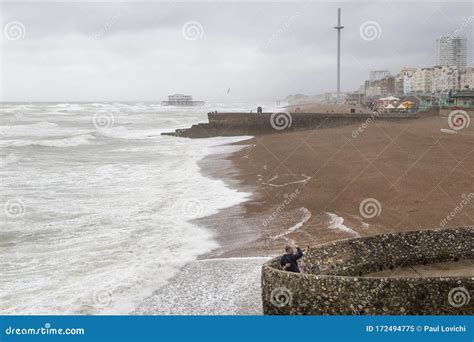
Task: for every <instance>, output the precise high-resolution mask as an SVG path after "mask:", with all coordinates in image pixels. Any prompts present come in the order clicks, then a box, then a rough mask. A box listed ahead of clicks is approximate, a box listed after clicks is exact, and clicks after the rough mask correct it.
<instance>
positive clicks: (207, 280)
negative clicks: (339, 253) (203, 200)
mask: <svg viewBox="0 0 474 342" xmlns="http://www.w3.org/2000/svg"><path fill="white" fill-rule="evenodd" d="M358 127H359V126H357V125H355V126H345V127H339V128H328V129H319V130H314V131H299V132H288V133H278V134H269V135H262V136H257V137H254V138H252V139H247V140H244V141H241V142H239V143H236V144H238V145H241V146H242V149H240V150H238V151H237V152H233V153H231V154H227V153H224V154H214V155H211V156H208V157H206V158H205V159H204V160H202V161H201V162H200V167H201V171H202V172H203V173H204V174H205V175H207V176H209V177H214V178H216V179H221V180H224V181H225V182H226V183H227V184H228V185H229V186H231V187H233V188H235V189H237V190H239V191H244V192H249V193H252V194H253V195H252V197H251V199H249V200H248V201H247V202H245V203H242V204H240V205H236V206H233V207H231V208H227V209H223V210H221V211H220V212H219V213H217V214H215V215H213V216H210V217H205V218H201V219H198V220H195V221H194V223H195V224H198V225H202V226H204V227H206V228H207V229H210V230H211V231H212V232H213V233H214V235H215V238H216V240H217V241H218V242H219V245H220V247H219V248H217V249H216V250H214V251H212V252H211V253H208V254H206V255H202V256H201V257H200V259H199V260H197V261H195V262H192V263H190V264H188V265H187V266H186V267H185V268H184V269H183V270H182V271H181V272H180V273H179V274H178V275H177V276H176V277H174V278H173V279H171V280H170V282H169V283H168V284H167V285H165V286H164V287H163V288H160V289H158V290H157V291H155V293H154V295H152V296H150V297H149V298H147V299H146V300H145V301H144V302H143V304H142V305H141V306H140V307H139V308H138V309H137V310H136V312H134V314H217V315H220V314H261V313H262V304H261V294H260V270H261V265H262V264H263V262H264V261H265V260H266V258H267V257H269V256H276V255H278V254H281V253H282V251H283V248H284V246H285V245H286V244H289V243H290V244H299V245H300V246H304V245H308V244H309V245H317V244H321V243H325V242H329V241H333V240H338V239H346V238H351V237H356V236H365V235H371V234H379V233H385V232H395V231H404V230H414V229H418V228H436V227H441V226H443V225H444V226H445V227H452V226H459V225H473V224H474V220H473V219H474V153H473V152H474V127H469V128H466V129H464V130H463V131H461V132H459V133H458V134H449V133H444V132H441V131H440V129H447V128H448V124H447V118H445V117H433V118H423V119H419V120H410V121H403V122H387V121H384V122H382V121H380V122H378V121H377V122H372V123H370V124H369V125H368V127H366V128H365V129H364V130H363V132H362V133H360V134H358V135H356V136H355V137H354V136H353V135H354V132H355V131H356V130H357V128H358ZM368 199H369V201H368V202H367V200H368ZM364 200H365V202H367V203H368V206H367V207H365V211H364V210H361V209H360V207H361V203H365V202H364ZM464 202H466V203H464ZM371 204H372V206H371ZM378 204H379V206H378ZM460 206H462V207H461V208H460ZM371 208H372V209H374V210H375V211H371V210H370V209H371ZM456 208H458V209H459V210H458V209H456ZM454 211H455V214H454V215H453V217H450V219H449V220H446V217H447V216H448V215H450V213H452V212H454ZM444 222H446V223H444ZM467 262H468V263H469V264H468V267H469V265H472V263H471V262H469V261H467ZM438 266H439V267H435V268H434V269H432V270H431V271H432V272H439V271H440V267H441V268H443V269H446V267H445V265H441V266H440V265H438ZM461 266H462V265H461ZM420 267H421V268H420ZM420 267H419V268H418V272H421V271H425V273H424V274H429V272H430V270H424V269H423V267H422V266H420ZM456 267H457V269H456V270H453V272H455V273H456V272H457V273H459V269H458V268H459V267H458V266H456ZM461 268H462V267H461ZM448 271H449V268H448ZM461 271H462V270H461ZM400 272H401V274H402V273H403V272H405V273H406V274H414V273H416V272H414V270H413V269H409V270H405V269H400ZM407 272H408V273H407ZM405 273H403V274H405ZM457 273H456V274H457ZM373 276H381V275H373Z"/></svg>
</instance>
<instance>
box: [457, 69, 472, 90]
mask: <svg viewBox="0 0 474 342" xmlns="http://www.w3.org/2000/svg"><path fill="white" fill-rule="evenodd" d="M459 88H460V90H465V89H474V67H469V68H467V69H466V70H465V71H464V73H463V74H462V75H461V82H460V86H459Z"/></svg>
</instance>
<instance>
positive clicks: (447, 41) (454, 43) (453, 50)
mask: <svg viewBox="0 0 474 342" xmlns="http://www.w3.org/2000/svg"><path fill="white" fill-rule="evenodd" d="M436 65H440V66H443V65H450V66H456V67H457V68H458V69H459V70H464V69H465V68H466V66H467V38H463V37H452V36H450V37H440V38H438V39H436Z"/></svg>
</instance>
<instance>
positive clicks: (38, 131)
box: [0, 121, 92, 138]
mask: <svg viewBox="0 0 474 342" xmlns="http://www.w3.org/2000/svg"><path fill="white" fill-rule="evenodd" d="M90 132H92V130H90V129H81V128H68V127H60V126H59V125H58V124H56V123H52V122H47V121H42V122H38V123H34V124H29V125H3V126H0V137H2V138H10V137H41V138H47V137H59V136H71V135H79V134H86V133H90Z"/></svg>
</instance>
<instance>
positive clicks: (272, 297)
mask: <svg viewBox="0 0 474 342" xmlns="http://www.w3.org/2000/svg"><path fill="white" fill-rule="evenodd" d="M473 246H474V227H459V228H449V229H434V230H419V231H413V232H403V233H394V234H384V235H376V236H370V237H361V238H356V239H348V240H341V241H336V242H332V243H328V244H324V245H321V246H317V247H314V248H311V249H310V250H309V252H308V253H307V255H306V256H305V257H304V265H303V267H302V269H303V273H299V274H298V273H290V272H285V271H283V270H282V269H281V267H280V265H279V258H276V259H273V260H271V261H269V262H267V263H265V264H264V265H263V267H262V278H261V280H262V299H263V310H264V313H265V314H267V315H325V314H337V315H353V314H365V315H367V314H369V315H441V314H446V315H462V314H471V315H472V314H474V300H472V299H471V297H472V296H474V286H473V285H474V279H473V278H472V277H470V276H465V277H428V278H414V277H373V276H371V277H368V276H367V277H362V275H364V274H367V273H372V272H376V271H381V270H391V269H395V268H397V267H403V266H409V265H421V264H431V263H437V262H446V261H452V262H456V261H459V260H462V259H473V257H474V247H473Z"/></svg>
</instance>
